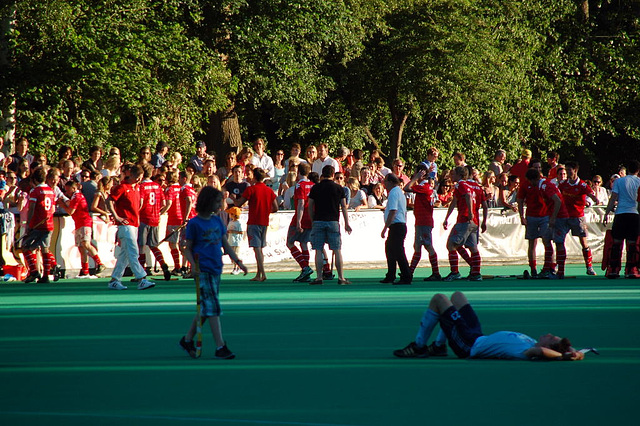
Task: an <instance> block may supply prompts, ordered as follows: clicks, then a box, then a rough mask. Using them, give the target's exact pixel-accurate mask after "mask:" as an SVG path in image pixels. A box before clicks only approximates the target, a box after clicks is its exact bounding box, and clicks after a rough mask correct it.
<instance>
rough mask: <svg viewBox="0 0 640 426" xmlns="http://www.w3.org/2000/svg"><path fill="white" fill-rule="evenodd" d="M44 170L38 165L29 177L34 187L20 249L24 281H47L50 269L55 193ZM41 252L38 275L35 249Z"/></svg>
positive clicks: (30, 193)
mask: <svg viewBox="0 0 640 426" xmlns="http://www.w3.org/2000/svg"><path fill="white" fill-rule="evenodd" d="M46 176H47V175H46V172H45V171H44V169H43V168H42V167H38V168H37V169H35V170H34V171H33V172H32V173H31V179H32V180H33V183H34V184H35V187H34V188H33V189H32V190H31V192H29V215H28V218H29V222H28V224H27V227H26V232H25V237H24V240H23V241H22V250H23V253H24V257H25V259H26V261H27V267H28V268H29V275H28V276H27V277H26V278H25V279H24V282H25V283H30V282H32V281H35V280H36V279H37V280H38V282H39V283H48V282H49V271H50V269H51V263H50V257H49V244H50V243H51V234H52V232H53V212H54V210H55V194H54V192H53V189H52V188H51V187H50V186H49V185H47V184H45V179H46ZM38 250H40V252H41V253H42V263H43V274H42V276H40V273H39V272H38V267H37V253H36V252H37V251H38Z"/></svg>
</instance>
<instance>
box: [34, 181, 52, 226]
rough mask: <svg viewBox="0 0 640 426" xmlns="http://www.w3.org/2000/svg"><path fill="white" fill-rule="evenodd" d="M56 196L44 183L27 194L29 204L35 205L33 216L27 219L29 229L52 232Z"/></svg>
mask: <svg viewBox="0 0 640 426" xmlns="http://www.w3.org/2000/svg"><path fill="white" fill-rule="evenodd" d="M55 198H56V195H55V193H54V192H53V189H51V187H50V186H49V185H46V184H44V183H42V184H40V185H38V186H36V187H35V188H33V189H32V190H31V192H29V202H30V203H35V209H34V210H33V216H31V217H30V218H29V228H31V229H39V230H41V231H53V212H54V211H55V209H56V206H55Z"/></svg>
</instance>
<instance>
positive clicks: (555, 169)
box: [547, 165, 558, 180]
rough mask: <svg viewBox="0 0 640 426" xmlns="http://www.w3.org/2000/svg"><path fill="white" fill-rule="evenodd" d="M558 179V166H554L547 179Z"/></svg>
mask: <svg viewBox="0 0 640 426" xmlns="http://www.w3.org/2000/svg"><path fill="white" fill-rule="evenodd" d="M557 177H558V166H557V165H556V166H553V167H552V168H550V169H549V174H548V175H547V179H549V180H551V179H555V178H557Z"/></svg>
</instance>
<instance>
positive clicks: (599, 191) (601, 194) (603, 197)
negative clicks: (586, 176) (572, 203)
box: [587, 175, 609, 206]
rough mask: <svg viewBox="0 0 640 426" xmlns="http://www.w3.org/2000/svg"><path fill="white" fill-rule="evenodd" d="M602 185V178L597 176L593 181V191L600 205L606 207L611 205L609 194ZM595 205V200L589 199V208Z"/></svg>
mask: <svg viewBox="0 0 640 426" xmlns="http://www.w3.org/2000/svg"><path fill="white" fill-rule="evenodd" d="M602 184H603V181H602V176H600V175H595V176H594V177H593V179H592V180H591V189H593V192H594V194H595V196H596V198H597V199H598V205H599V206H606V205H607V204H609V192H608V191H607V189H606V188H605V187H604V186H602ZM593 204H594V203H593V200H592V199H591V198H589V197H587V206H592V205H593Z"/></svg>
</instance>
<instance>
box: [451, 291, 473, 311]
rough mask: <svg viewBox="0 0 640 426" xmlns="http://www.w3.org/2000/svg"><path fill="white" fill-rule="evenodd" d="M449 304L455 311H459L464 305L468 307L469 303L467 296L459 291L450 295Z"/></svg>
mask: <svg viewBox="0 0 640 426" xmlns="http://www.w3.org/2000/svg"><path fill="white" fill-rule="evenodd" d="M451 303H453V306H454V307H455V308H456V310H460V308H462V307H463V306H464V305H468V304H469V301H468V300H467V296H465V295H464V293H463V292H461V291H456V292H455V293H453V294H452V295H451Z"/></svg>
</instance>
